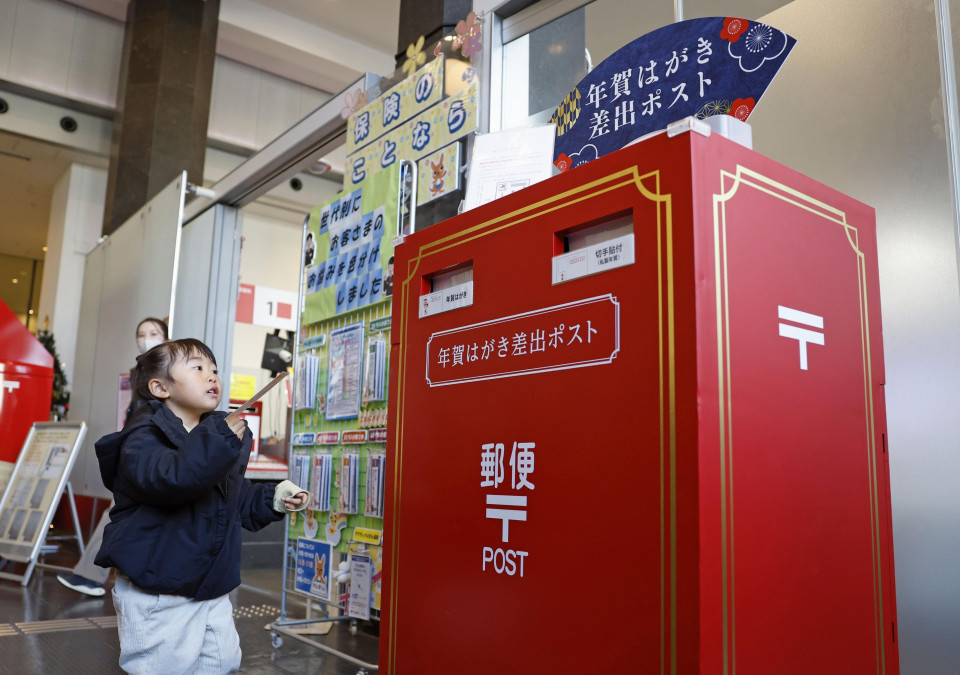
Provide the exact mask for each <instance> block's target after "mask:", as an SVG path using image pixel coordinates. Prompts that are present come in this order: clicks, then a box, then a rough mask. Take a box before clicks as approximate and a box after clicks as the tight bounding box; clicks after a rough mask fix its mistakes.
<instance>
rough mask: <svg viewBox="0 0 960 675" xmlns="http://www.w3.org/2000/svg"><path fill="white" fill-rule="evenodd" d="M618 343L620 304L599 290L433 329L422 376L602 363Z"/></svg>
mask: <svg viewBox="0 0 960 675" xmlns="http://www.w3.org/2000/svg"><path fill="white" fill-rule="evenodd" d="M424 297H426V296H424ZM619 348H620V305H619V303H618V302H617V300H616V298H614V297H613V296H611V295H606V296H600V297H596V298H589V299H587V300H579V301H576V302H572V303H567V304H564V305H557V306H554V307H547V308H544V309H539V310H534V311H532V312H525V313H523V314H517V315H514V316H509V317H503V318H498V319H493V320H491V321H485V322H483V323H478V324H473V325H470V326H463V327H460V328H454V329H452V330H447V331H440V332H437V333H434V334H433V335H431V336H430V339H429V340H428V342H427V381H428V382H429V383H430V386H434V387H436V386H443V385H449V384H458V383H464V382H470V381H478V380H488V379H495V378H501V377H513V376H517V375H525V374H531V373H539V372H548V371H554V370H566V369H569V368H582V367H585V366H592V365H601V364H604V363H610V362H611V361H612V360H613V359H614V358H616V355H617V352H618V351H619Z"/></svg>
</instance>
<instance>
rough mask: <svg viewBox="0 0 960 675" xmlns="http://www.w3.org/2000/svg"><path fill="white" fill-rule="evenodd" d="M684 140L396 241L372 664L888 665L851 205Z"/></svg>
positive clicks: (876, 357) (643, 669)
mask: <svg viewBox="0 0 960 675" xmlns="http://www.w3.org/2000/svg"><path fill="white" fill-rule="evenodd" d="M687 122H688V124H687V125H686V127H685V128H686V132H681V133H678V134H676V133H661V134H659V135H657V136H654V137H652V138H650V139H648V140H645V141H643V142H640V143H637V144H636V145H634V146H631V147H628V148H625V149H623V150H620V151H618V152H615V153H612V154H610V155H607V156H605V157H601V158H600V159H597V160H595V161H592V162H590V163H588V164H586V165H584V166H581V167H577V168H574V169H572V170H570V171H568V172H566V173H564V174H562V175H560V176H555V177H553V178H550V179H548V180H546V181H543V182H541V183H538V184H536V185H533V186H531V187H529V188H527V189H524V190H522V191H520V192H517V193H514V194H511V195H508V196H506V197H503V198H502V199H499V200H497V201H495V202H492V203H490V204H487V205H484V206H481V207H479V208H477V209H474V210H471V211H469V212H467V213H464V214H462V215H460V216H457V217H456V218H453V219H450V220H448V221H445V222H442V223H439V224H437V225H435V226H433V227H430V228H428V229H425V230H422V231H420V232H416V233H414V234H412V235H410V236H408V237H407V238H406V240H405V241H404V243H403V244H401V245H399V246H398V247H397V249H396V285H397V290H396V292H395V295H394V312H393V328H392V352H391V364H392V367H391V378H390V395H389V410H390V421H389V425H388V428H389V430H390V437H389V441H388V445H387V448H388V454H387V468H388V479H387V501H386V512H385V516H384V523H385V532H384V540H385V542H386V543H385V550H384V555H385V562H384V586H383V592H384V601H383V607H382V610H381V621H382V629H381V643H380V647H381V651H380V663H381V665H382V670H383V671H385V672H387V673H390V675H408V674H417V675H424V674H427V673H440V672H446V671H447V670H448V669H449V668H450V666H449V664H451V663H455V664H456V666H455V667H454V670H455V671H456V672H457V673H460V674H463V675H468V674H477V675H480V674H483V673H497V672H504V673H561V672H562V673H588V672H589V673H607V672H610V673H613V672H618V673H619V672H631V673H632V672H637V673H678V674H688V675H689V674H693V673H739V674H741V675H749V674H761V673H797V674H806V673H820V674H837V675H840V674H843V675H846V674H848V673H877V674H880V673H885V674H887V675H895V673H897V672H898V654H897V641H896V621H897V617H896V601H895V588H894V580H893V579H894V577H893V554H892V534H891V524H890V522H891V521H890V498H889V474H888V465H887V455H886V442H885V432H886V428H885V417H884V398H883V389H882V386H883V382H884V374H883V348H882V340H881V325H880V302H879V295H880V290H879V276H878V272H877V251H876V233H875V216H874V212H873V210H872V209H871V208H870V207H868V206H866V205H864V204H862V203H860V202H858V201H856V200H854V199H852V198H850V197H847V196H846V195H843V194H840V193H838V192H837V191H835V190H832V189H830V188H828V187H826V186H824V185H822V184H820V183H817V182H816V181H814V180H812V179H810V178H807V177H805V176H802V175H800V174H798V173H797V172H795V171H792V170H790V169H789V168H787V167H785V166H783V165H781V164H778V163H777V162H775V161H773V160H770V159H768V158H766V157H764V156H762V155H760V154H759V153H757V152H753V151H751V150H748V149H747V148H744V147H742V146H740V145H737V144H736V143H733V142H731V141H729V140H727V139H725V138H722V137H720V136H718V135H717V134H712V135H710V131H709V129H706V130H704V133H700V132H699V131H697V129H699V128H702V126H704V125H702V124H700V123H698V122H697V121H696V120H687ZM681 128H683V127H681ZM690 129H694V131H690ZM464 268H469V269H472V285H471V286H469V287H467V286H466V285H463V286H461V287H454V288H448V289H446V290H444V289H443V288H442V286H443V284H442V283H438V282H439V281H441V280H443V279H445V278H447V277H448V276H449V275H450V274H452V273H453V272H455V271H457V270H462V269H464ZM438 286H439V288H438Z"/></svg>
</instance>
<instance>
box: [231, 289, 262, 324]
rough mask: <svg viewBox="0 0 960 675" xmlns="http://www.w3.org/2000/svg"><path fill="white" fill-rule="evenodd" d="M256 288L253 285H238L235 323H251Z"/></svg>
mask: <svg viewBox="0 0 960 675" xmlns="http://www.w3.org/2000/svg"><path fill="white" fill-rule="evenodd" d="M256 288H257V287H256V286H254V285H253V284H240V289H239V291H238V292H237V314H236V319H237V323H253V296H254V293H255V292H256Z"/></svg>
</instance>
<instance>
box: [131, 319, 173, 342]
mask: <svg viewBox="0 0 960 675" xmlns="http://www.w3.org/2000/svg"><path fill="white" fill-rule="evenodd" d="M145 323H155V324H157V325H158V326H160V330H161V331H162V332H163V339H164V340H165V341H166V340H169V339H170V334H169V332H168V331H167V322H166V321H164V320H163V319H157V318H156V317H152V316H148V317H147V318H146V319H144V320H143V321H141V322H140V323H138V324H137V330H135V331H134V332H133V336H134V337H136V336H137V334H138V333H139V332H140V326H142V325H143V324H145Z"/></svg>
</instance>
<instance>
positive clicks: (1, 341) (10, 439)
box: [0, 300, 53, 462]
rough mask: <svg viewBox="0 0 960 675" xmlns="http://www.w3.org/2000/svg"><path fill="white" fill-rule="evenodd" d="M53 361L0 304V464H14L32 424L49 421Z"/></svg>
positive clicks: (7, 309)
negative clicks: (0, 461)
mask: <svg viewBox="0 0 960 675" xmlns="http://www.w3.org/2000/svg"><path fill="white" fill-rule="evenodd" d="M52 393H53V357H52V356H51V355H50V352H48V351H47V350H46V348H45V347H44V346H43V345H42V344H41V343H40V341H39V340H37V338H35V337H33V335H31V334H30V331H28V330H27V329H26V328H25V327H24V325H23V323H21V321H20V319H18V318H17V315H16V314H14V313H13V311H11V309H10V308H9V307H7V305H6V303H4V302H3V301H2V300H0V460H2V461H5V462H16V461H17V457H18V456H19V455H20V449H21V448H22V447H23V442H24V441H25V440H27V434H29V433H30V427H31V426H33V423H34V422H46V421H47V420H48V419H50V397H51V395H52Z"/></svg>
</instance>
